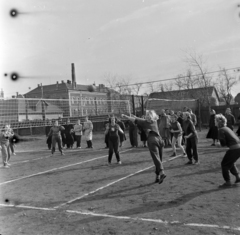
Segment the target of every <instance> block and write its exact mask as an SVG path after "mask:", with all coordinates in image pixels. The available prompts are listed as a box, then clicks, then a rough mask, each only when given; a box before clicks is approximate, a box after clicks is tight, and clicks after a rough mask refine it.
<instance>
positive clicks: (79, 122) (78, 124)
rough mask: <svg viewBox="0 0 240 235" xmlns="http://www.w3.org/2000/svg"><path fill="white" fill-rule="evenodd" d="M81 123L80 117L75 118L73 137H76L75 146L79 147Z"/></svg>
mask: <svg viewBox="0 0 240 235" xmlns="http://www.w3.org/2000/svg"><path fill="white" fill-rule="evenodd" d="M82 129H83V127H82V124H81V121H80V119H78V120H77V123H76V124H75V125H74V129H73V131H74V133H75V137H76V142H77V146H76V148H78V149H80V148H81V139H82Z"/></svg>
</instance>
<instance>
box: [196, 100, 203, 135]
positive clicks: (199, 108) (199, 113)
mask: <svg viewBox="0 0 240 235" xmlns="http://www.w3.org/2000/svg"><path fill="white" fill-rule="evenodd" d="M197 101H198V116H199V131H202V120H201V105H200V99H198V100H197Z"/></svg>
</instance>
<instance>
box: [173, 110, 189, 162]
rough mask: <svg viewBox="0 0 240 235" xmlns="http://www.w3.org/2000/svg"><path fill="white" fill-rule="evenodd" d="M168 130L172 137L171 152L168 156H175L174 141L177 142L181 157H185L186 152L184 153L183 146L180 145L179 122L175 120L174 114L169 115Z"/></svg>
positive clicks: (180, 130)
mask: <svg viewBox="0 0 240 235" xmlns="http://www.w3.org/2000/svg"><path fill="white" fill-rule="evenodd" d="M170 132H171V133H172V134H173V138H172V149H173V154H172V155H171V156H170V157H175V156H177V152H176V142H177V143H178V147H179V148H180V149H181V150H182V153H183V157H185V155H186V153H185V150H184V147H183V146H182V127H181V125H180V123H179V122H178V121H177V115H175V114H173V115H171V126H170Z"/></svg>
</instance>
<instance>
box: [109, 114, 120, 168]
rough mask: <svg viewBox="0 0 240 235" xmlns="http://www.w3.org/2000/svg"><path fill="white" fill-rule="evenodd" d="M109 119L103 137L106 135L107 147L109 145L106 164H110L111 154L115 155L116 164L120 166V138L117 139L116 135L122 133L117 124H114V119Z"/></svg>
mask: <svg viewBox="0 0 240 235" xmlns="http://www.w3.org/2000/svg"><path fill="white" fill-rule="evenodd" d="M110 119H111V122H110V123H109V125H108V126H107V127H106V132H105V135H106V134H108V145H109V152H108V164H109V165H110V164H111V161H112V155H113V152H114V153H115V155H116V158H117V163H118V164H122V162H121V160H120V155H119V142H120V138H119V135H118V133H119V132H122V133H123V131H122V129H121V128H120V126H119V125H118V124H116V122H115V120H116V119H115V117H111V118H110Z"/></svg>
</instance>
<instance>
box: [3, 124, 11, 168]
mask: <svg viewBox="0 0 240 235" xmlns="http://www.w3.org/2000/svg"><path fill="white" fill-rule="evenodd" d="M11 136H12V134H11V132H10V131H9V129H8V125H5V126H4V127H3V128H2V129H1V133H0V149H1V152H2V161H3V168H9V166H10V164H9V160H10V156H11V153H10V146H9V138H10V137H11Z"/></svg>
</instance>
